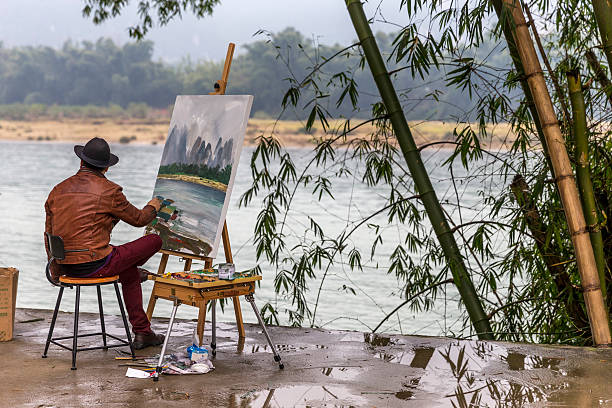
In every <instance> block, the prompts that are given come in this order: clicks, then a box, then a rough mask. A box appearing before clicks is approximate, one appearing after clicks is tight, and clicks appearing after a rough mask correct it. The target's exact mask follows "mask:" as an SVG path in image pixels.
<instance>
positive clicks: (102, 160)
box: [74, 137, 119, 167]
mask: <svg viewBox="0 0 612 408" xmlns="http://www.w3.org/2000/svg"><path fill="white" fill-rule="evenodd" d="M74 152H75V153H76V155H77V156H79V158H80V159H81V160H83V161H84V162H86V163H89V164H91V165H92V166H96V167H110V166H114V165H115V164H117V162H118V161H119V158H118V157H117V156H115V155H114V154H112V153H111V152H110V147H109V146H108V143H106V140H104V139H100V138H99V137H94V138H93V139H91V140H90V141H89V142H87V143H86V144H85V146H81V145H76V146H74Z"/></svg>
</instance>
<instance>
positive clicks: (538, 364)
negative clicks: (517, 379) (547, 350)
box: [505, 352, 563, 372]
mask: <svg viewBox="0 0 612 408" xmlns="http://www.w3.org/2000/svg"><path fill="white" fill-rule="evenodd" d="M505 359H506V362H507V363H508V367H509V368H510V370H513V371H521V370H534V369H538V368H546V369H549V370H552V371H555V372H559V371H560V370H559V364H560V363H561V361H563V359H562V358H548V357H541V356H535V355H525V354H522V353H513V352H510V353H508V355H507V356H506V358H505Z"/></svg>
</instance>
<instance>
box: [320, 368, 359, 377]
mask: <svg viewBox="0 0 612 408" xmlns="http://www.w3.org/2000/svg"><path fill="white" fill-rule="evenodd" d="M364 371H365V370H364V369H363V368H359V367H326V368H323V369H322V370H321V372H322V373H323V375H325V376H327V377H331V378H334V379H336V380H353V379H355V378H357V377H358V376H359V374H361V373H363V372H364Z"/></svg>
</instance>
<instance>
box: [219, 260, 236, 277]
mask: <svg viewBox="0 0 612 408" xmlns="http://www.w3.org/2000/svg"><path fill="white" fill-rule="evenodd" d="M235 271H236V267H235V266H234V264H232V263H222V264H219V279H228V280H231V279H234V272H235Z"/></svg>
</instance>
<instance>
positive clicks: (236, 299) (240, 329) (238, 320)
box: [232, 296, 245, 339]
mask: <svg viewBox="0 0 612 408" xmlns="http://www.w3.org/2000/svg"><path fill="white" fill-rule="evenodd" d="M232 300H233V301H234V313H236V327H238V337H239V338H241V339H242V338H244V337H245V333H244V323H243V321H242V309H241V308H240V298H239V297H238V296H234V297H233V298H232Z"/></svg>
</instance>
